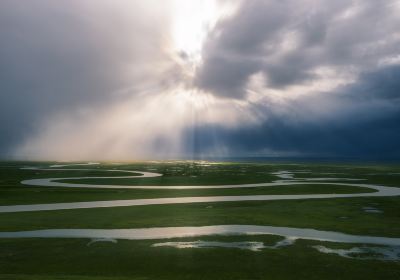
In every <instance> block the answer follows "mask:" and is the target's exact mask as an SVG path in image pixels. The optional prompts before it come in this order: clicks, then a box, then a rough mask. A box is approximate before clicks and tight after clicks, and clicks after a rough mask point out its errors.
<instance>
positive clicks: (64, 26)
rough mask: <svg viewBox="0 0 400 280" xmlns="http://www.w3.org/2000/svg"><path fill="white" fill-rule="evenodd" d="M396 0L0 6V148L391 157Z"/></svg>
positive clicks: (76, 155) (87, 153)
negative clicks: (370, 132)
mask: <svg viewBox="0 0 400 280" xmlns="http://www.w3.org/2000/svg"><path fill="white" fill-rule="evenodd" d="M33 7H39V8H40V9H33ZM399 7H400V4H399V1H395V0H391V1H372V0H371V1H334V2H332V1H327V0H326V1H325V0H321V1H313V0H302V1H273V0H270V1H261V0H254V1H239V0H237V1H236V0H235V1H226V0H204V1H186V0H167V1H155V0H154V1H138V0H135V1H128V0H117V1H115V2H113V3H111V2H110V1H106V0H102V1H94V0H84V1H77V0H73V1H70V2H68V3H66V2H61V3H57V4H55V3H54V2H53V1H50V0H33V1H31V2H29V3H25V4H24V5H21V4H20V2H19V1H11V0H5V1H2V3H0V17H1V18H2V24H1V26H0V36H1V38H2V42H3V43H2V44H1V46H0V61H2V63H1V64H0V73H1V76H0V80H1V84H0V89H1V91H0V100H1V103H0V109H1V110H0V117H1V118H0V133H1V135H3V137H2V138H1V139H0V155H1V156H2V157H14V158H20V159H25V158H30V159H62V160H85V159H124V160H130V159H143V158H172V157H175V158H177V157H185V158H196V157H201V156H209V155H213V156H235V155H255V154H256V155H267V156H268V155H323V156H325V155H329V156H332V155H333V156H353V155H356V156H359V155H367V156H376V155H383V156H385V155H388V156H392V155H398V156H400V150H399V148H398V147H397V144H396V143H398V141H400V132H399V129H398V123H399V121H400V109H399V108H400V106H399V105H400V104H399V102H400V95H399V92H400V84H399V81H400V79H399V76H400V59H399V55H400V47H399V46H400V33H399V31H398V26H399V24H400V9H399ZM50 22H51V23H52V24H49V23H50ZM368 131H374V133H373V136H370V135H368V133H367V132H368Z"/></svg>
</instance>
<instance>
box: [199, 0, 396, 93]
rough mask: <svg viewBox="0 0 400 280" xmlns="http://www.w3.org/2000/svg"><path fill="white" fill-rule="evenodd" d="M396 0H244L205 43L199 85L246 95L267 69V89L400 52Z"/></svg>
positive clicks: (366, 65) (366, 66) (367, 66)
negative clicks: (254, 76)
mask: <svg viewBox="0 0 400 280" xmlns="http://www.w3.org/2000/svg"><path fill="white" fill-rule="evenodd" d="M395 4H396V1H307V0H305V1H291V0H287V1H275V0H271V1H262V0H255V1H243V2H242V5H241V7H240V8H239V9H238V11H237V13H236V14H235V15H233V16H231V17H230V18H228V19H226V20H223V21H220V22H219V23H218V24H217V26H216V27H215V29H214V30H213V31H212V32H211V33H210V35H209V37H208V41H207V42H206V44H205V47H204V48H203V59H204V61H203V64H202V66H201V67H200V68H199V69H198V71H197V77H196V79H195V84H196V85H197V86H199V87H200V88H203V89H205V90H209V91H212V92H213V93H214V94H215V95H218V96H224V97H233V98H243V96H245V93H246V91H245V90H246V83H247V82H248V80H249V77H250V76H251V75H252V74H255V73H262V74H263V75H264V76H265V78H266V86H267V87H270V88H286V87H288V86H292V85H298V84H304V83H307V82H310V81H314V80H317V79H318V75H316V73H315V71H316V70H318V69H320V68H321V67H329V68H332V69H336V70H338V71H343V70H349V71H350V70H351V71H357V72H362V71H366V70H371V69H373V68H374V67H376V66H377V64H378V63H379V61H380V59H382V58H383V57H390V56H394V55H397V54H398V53H399V51H400V44H399V36H398V33H397V30H398V26H399V24H400V17H399V10H398V7H397V8H396V7H394V5H395Z"/></svg>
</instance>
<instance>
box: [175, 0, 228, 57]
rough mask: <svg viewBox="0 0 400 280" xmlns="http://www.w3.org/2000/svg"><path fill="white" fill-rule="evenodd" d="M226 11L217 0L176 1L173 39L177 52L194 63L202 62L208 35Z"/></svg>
mask: <svg viewBox="0 0 400 280" xmlns="http://www.w3.org/2000/svg"><path fill="white" fill-rule="evenodd" d="M225 10H226V9H225V8H224V7H222V6H221V5H220V4H218V1H216V0H201V1H190V0H175V1H174V8H173V13H174V14H173V24H172V39H173V43H174V48H175V49H176V51H177V52H178V53H180V54H182V55H183V56H184V57H185V59H186V60H188V61H190V62H192V63H198V62H199V61H201V49H202V47H203V44H204V41H205V39H206V37H207V34H208V32H209V31H210V30H212V28H213V27H214V26H215V24H216V22H217V21H218V19H219V18H220V17H221V16H222V15H223V13H224V11H225Z"/></svg>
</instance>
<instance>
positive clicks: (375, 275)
mask: <svg viewBox="0 0 400 280" xmlns="http://www.w3.org/2000/svg"><path fill="white" fill-rule="evenodd" d="M199 239H201V240H212V241H246V240H251V241H261V242H264V243H265V244H273V243H274V242H275V241H277V240H278V239H279V237H276V236H252V237H249V236H238V237H218V236H208V237H202V238H196V239H193V238H190V239H189V238H184V239H179V240H180V241H182V240H183V241H188V240H199ZM174 240H176V239H172V240H169V241H174ZM162 241H164V240H145V241H127V240H119V241H118V243H117V244H113V243H105V242H102V243H94V244H92V245H90V246H88V245H87V244H88V240H87V239H57V240H44V239H24V240H0V246H1V248H2V253H1V254H0V267H1V270H2V273H3V276H0V279H7V280H8V279H24V280H25V279H29V280H32V279H35V280H36V279H38V280H39V279H47V278H45V276H46V275H47V277H49V278H48V279H71V280H75V279H85V280H86V279H87V280H88V279H90V280H91V279H96V280H100V279H108V278H104V277H110V278H111V279H352V280H354V279H360V280H361V279H362V280H366V279H398V277H400V270H399V269H400V265H399V263H396V262H382V261H371V260H356V259H346V258H341V257H338V256H336V255H329V254H321V253H319V252H317V251H316V250H315V249H313V248H311V246H312V245H317V244H318V245H319V244H323V245H326V246H331V243H326V242H316V241H305V240H299V241H297V242H296V243H295V244H294V245H291V246H288V247H282V248H280V249H263V250H261V251H259V252H252V251H248V250H241V249H227V248H209V249H206V248H203V249H175V248H168V247H156V248H155V247H151V245H152V244H154V243H156V242H162ZM16 272H18V273H16ZM50 275H51V276H50ZM85 277H88V278H85ZM97 277H98V278H97ZM338 277H339V278H338Z"/></svg>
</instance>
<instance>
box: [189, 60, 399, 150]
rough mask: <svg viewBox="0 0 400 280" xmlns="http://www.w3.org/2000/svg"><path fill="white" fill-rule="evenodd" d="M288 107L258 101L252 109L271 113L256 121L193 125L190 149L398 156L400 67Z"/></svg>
mask: <svg viewBox="0 0 400 280" xmlns="http://www.w3.org/2000/svg"><path fill="white" fill-rule="evenodd" d="M285 106H286V107H287V111H286V112H285V113H284V114H283V115H282V114H281V113H279V112H277V110H276V108H274V105H273V104H270V105H269V106H268V105H255V107H254V108H253V110H258V111H264V113H265V114H266V115H267V118H266V121H264V122H262V123H260V124H257V125H251V126H240V127H236V128H230V129H228V128H225V127H223V126H199V127H195V128H192V129H189V130H188V131H187V136H186V137H187V138H188V139H192V138H196V139H197V140H196V141H195V142H193V140H192V142H190V141H188V142H187V143H194V144H193V145H189V146H188V147H187V149H188V150H195V152H196V153H197V154H199V155H201V154H205V155H210V154H213V155H216V156H218V155H220V154H218V147H219V145H220V143H224V145H225V148H226V149H227V150H228V151H235V152H234V153H231V152H229V153H228V154H231V155H232V154H235V153H236V154H238V153H239V154H244V155H246V154H247V155H259V156H260V155H282V154H283V155H307V156H309V155H313V156H315V155H317V156H357V157H359V156H365V157H374V158H377V157H400V147H399V143H400V66H389V67H385V68H382V69H379V70H376V71H370V72H368V73H365V74H363V75H361V76H360V78H359V79H358V80H357V81H356V82H355V83H353V84H351V85H348V86H344V87H341V88H339V89H337V90H336V91H335V92H322V93H317V94H312V95H310V96H308V97H307V98H304V99H301V100H296V101H293V102H291V103H289V104H286V105H285ZM316 108H318V110H317V111H315V110H314V109H316ZM280 109H281V108H280ZM320 111H323V112H324V113H320ZM215 151H217V154H215V153H216V152H215ZM222 155H224V154H222Z"/></svg>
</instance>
